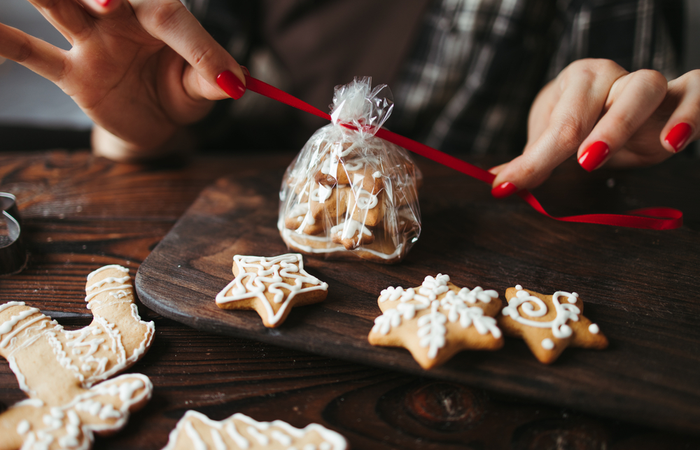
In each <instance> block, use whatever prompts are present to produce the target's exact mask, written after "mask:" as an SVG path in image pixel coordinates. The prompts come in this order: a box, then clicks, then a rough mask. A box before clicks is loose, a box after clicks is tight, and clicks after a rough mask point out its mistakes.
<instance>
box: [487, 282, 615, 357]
mask: <svg viewBox="0 0 700 450" xmlns="http://www.w3.org/2000/svg"><path fill="white" fill-rule="evenodd" d="M506 299H507V300H508V305H507V306H506V307H504V308H503V310H502V312H501V315H500V316H499V317H498V324H499V325H500V327H501V328H502V329H503V331H504V332H505V333H506V335H508V336H513V337H518V338H522V339H523V340H525V343H526V344H527V345H528V347H529V348H530V350H531V351H532V353H533V354H534V355H535V357H536V358H537V359H538V360H539V361H541V362H543V363H545V364H550V363H552V362H554V361H555V360H556V359H557V358H558V357H559V355H560V354H561V352H562V351H564V349H565V348H566V347H568V346H572V347H583V348H593V349H603V348H605V347H607V346H608V340H607V338H606V337H605V336H603V334H602V333H601V332H600V328H599V327H598V325H596V324H594V323H592V322H591V321H590V320H589V319H588V318H586V317H585V316H584V315H583V302H582V301H581V299H580V298H579V295H578V294H577V293H575V292H571V293H570V292H564V291H556V292H555V293H554V294H552V295H543V294H540V293H537V292H533V291H529V290H526V289H523V287H522V286H520V285H516V286H515V287H512V288H509V289H508V290H507V291H506Z"/></svg>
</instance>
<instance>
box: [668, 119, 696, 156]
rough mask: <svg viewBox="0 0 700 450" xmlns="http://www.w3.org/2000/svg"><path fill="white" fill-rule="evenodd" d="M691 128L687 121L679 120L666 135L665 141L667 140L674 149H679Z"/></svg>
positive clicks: (688, 135)
mask: <svg viewBox="0 0 700 450" xmlns="http://www.w3.org/2000/svg"><path fill="white" fill-rule="evenodd" d="M691 131H692V129H691V128H690V125H688V124H687V123H684V122H681V123H679V124H678V125H676V126H675V127H673V128H671V131H669V132H668V134H667V135H666V139H665V141H666V142H668V143H669V144H670V145H671V147H673V149H674V150H675V151H679V150H680V149H682V148H683V146H684V145H685V142H686V141H687V140H688V138H689V137H690V132H691Z"/></svg>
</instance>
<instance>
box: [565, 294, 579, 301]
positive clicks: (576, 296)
mask: <svg viewBox="0 0 700 450" xmlns="http://www.w3.org/2000/svg"><path fill="white" fill-rule="evenodd" d="M567 300H569V303H576V300H578V294H577V293H576V292H573V293H572V294H571V296H570V297H569V298H568V299H567Z"/></svg>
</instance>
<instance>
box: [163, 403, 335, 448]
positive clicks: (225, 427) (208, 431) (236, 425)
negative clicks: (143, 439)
mask: <svg viewBox="0 0 700 450" xmlns="http://www.w3.org/2000/svg"><path fill="white" fill-rule="evenodd" d="M347 447H348V444H347V441H346V440H345V438H344V437H343V436H342V435H340V434H338V433H336V432H335V431H332V430H329V429H328V428H326V427H324V426H322V425H319V424H316V423H312V424H309V425H307V426H305V427H304V428H295V427H293V426H291V425H289V424H288V423H287V422H283V421H281V420H275V421H272V422H258V421H257V420H255V419H252V418H250V417H248V416H246V415H245V414H241V413H236V414H233V415H232V416H230V417H228V418H227V419H224V420H220V421H217V420H211V419H210V418H209V417H207V416H205V415H204V414H202V413H199V412H197V411H193V410H189V411H187V412H186V413H185V415H184V416H183V417H182V418H181V419H180V420H179V421H178V423H177V426H176V427H175V429H174V430H173V431H172V432H171V433H170V437H169V438H168V445H166V446H165V447H164V448H163V450H190V449H200V448H215V449H230V450H239V449H240V450H242V449H245V450H263V449H282V448H285V449H292V448H294V449H299V450H303V449H314V450H345V449H347Z"/></svg>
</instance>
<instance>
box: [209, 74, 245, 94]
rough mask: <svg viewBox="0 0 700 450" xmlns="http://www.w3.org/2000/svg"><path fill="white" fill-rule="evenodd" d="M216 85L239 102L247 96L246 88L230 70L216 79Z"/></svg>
mask: <svg viewBox="0 0 700 450" xmlns="http://www.w3.org/2000/svg"><path fill="white" fill-rule="evenodd" d="M216 84H218V85H219V87H220V88H221V89H223V90H224V92H226V93H227V94H228V95H229V97H231V98H232V99H234V100H238V99H239V98H241V97H243V94H245V86H244V85H243V82H242V81H241V80H239V79H238V77H237V76H235V75H234V74H233V72H231V71H230V70H224V71H223V72H221V73H220V74H219V76H217V77H216Z"/></svg>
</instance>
